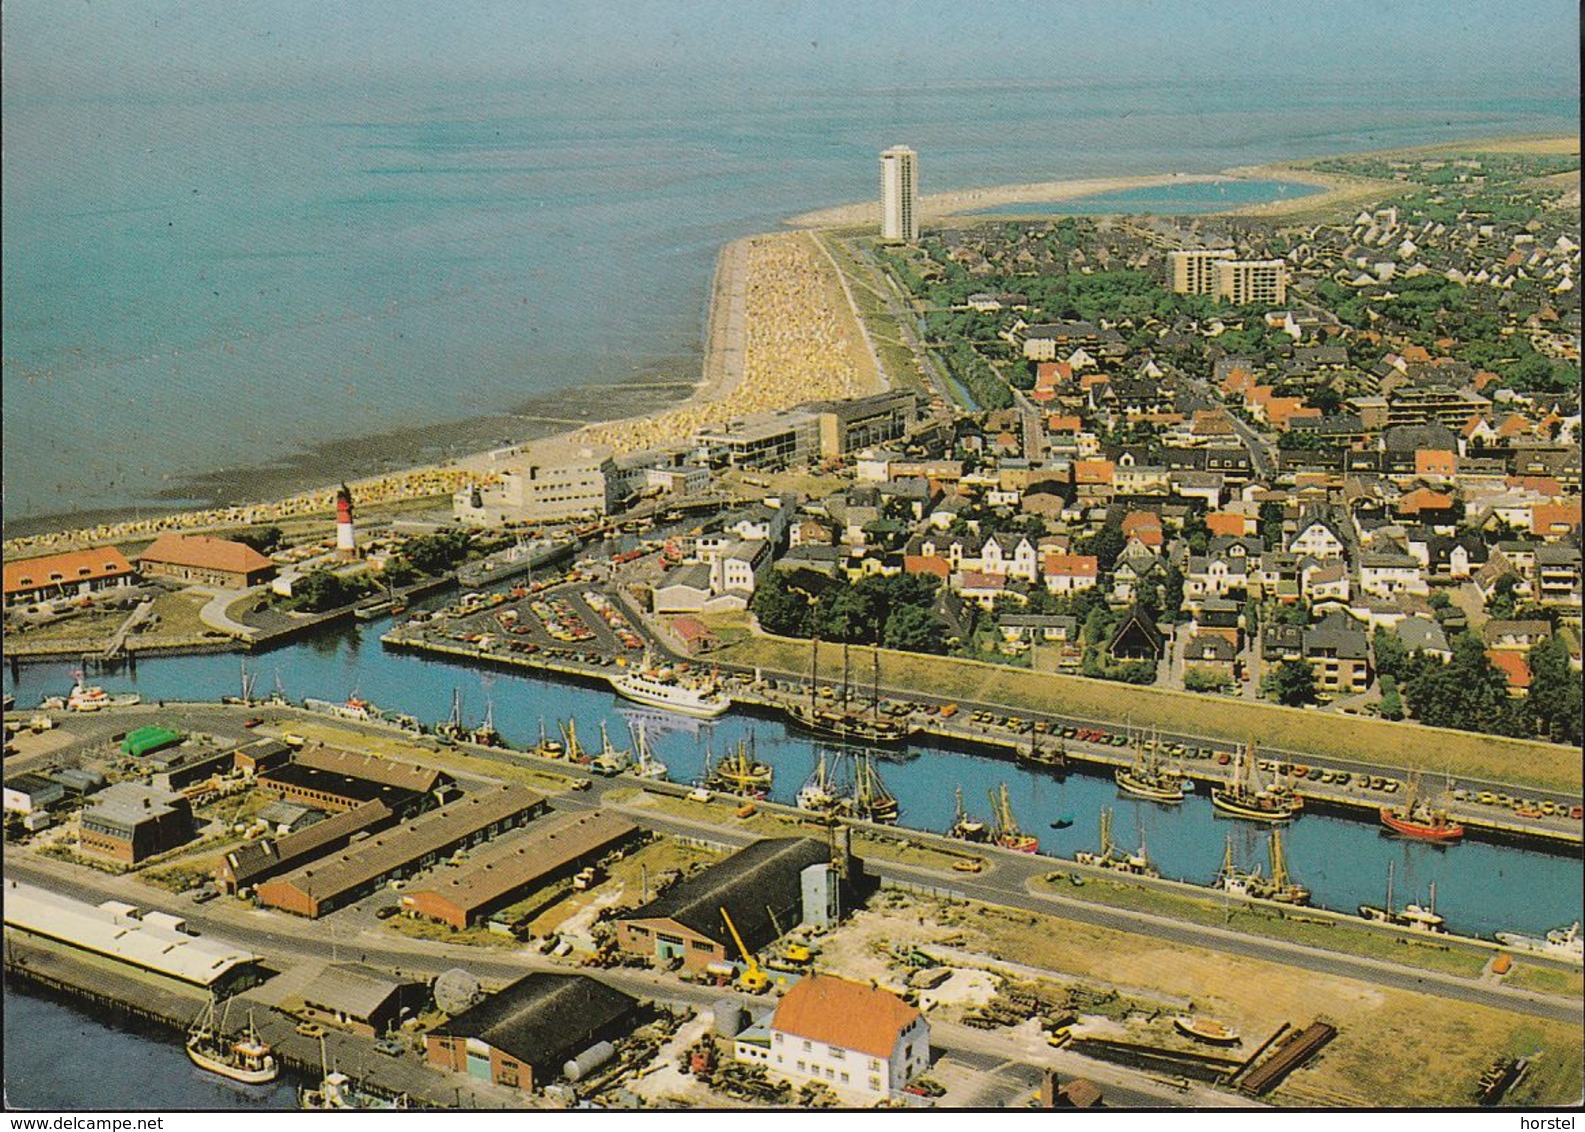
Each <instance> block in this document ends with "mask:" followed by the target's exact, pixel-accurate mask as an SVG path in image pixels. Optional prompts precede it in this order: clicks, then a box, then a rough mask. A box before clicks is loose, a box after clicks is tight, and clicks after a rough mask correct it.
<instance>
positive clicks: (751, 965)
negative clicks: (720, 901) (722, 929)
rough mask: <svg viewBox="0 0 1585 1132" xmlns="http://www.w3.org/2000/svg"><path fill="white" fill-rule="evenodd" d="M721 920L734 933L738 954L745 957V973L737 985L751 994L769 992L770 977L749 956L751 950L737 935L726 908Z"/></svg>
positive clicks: (739, 977) (739, 978)
mask: <svg viewBox="0 0 1585 1132" xmlns="http://www.w3.org/2000/svg"><path fill="white" fill-rule="evenodd" d="M721 920H722V922H724V923H725V924H726V930H727V931H729V932H731V933H732V942H733V943H735V944H737V949H738V952H739V954H741V955H742V956H743V963H744V967H743V973H742V974H741V975H739V976H738V977H737V985H738V986H740V987H742V988H743V989H744V990H746V991H748V992H749V994H759V993H760V992H762V991H765V990H769V989H770V976H769V975H767V974H766V973H765V972H764V971H763V970H761V969H760V965H759V963H758V961H756V960H755V958H754V956H753V955H751V954H749V949H748V948H746V947H744V946H743V937H742V936H740V935H738V934H737V925H735V924H734V923H732V917H731V916H729V915H727V911H726V909H725V908H722V909H721Z"/></svg>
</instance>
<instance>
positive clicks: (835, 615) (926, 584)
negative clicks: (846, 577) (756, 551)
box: [751, 570, 946, 653]
mask: <svg viewBox="0 0 1585 1132" xmlns="http://www.w3.org/2000/svg"><path fill="white" fill-rule="evenodd" d="M940 588H941V583H940V581H939V580H938V579H937V578H935V577H934V576H933V575H929V574H897V575H893V576H891V577H882V576H880V575H870V576H869V577H865V578H860V579H859V580H858V581H857V582H853V583H847V582H842V581H838V582H835V583H834V584H832V585H829V586H827V587H825V589H824V590H823V591H822V592H821V593H820V594H819V595H818V596H814V595H811V594H810V593H808V592H807V591H805V590H802V589H799V588H797V587H796V586H795V585H794V584H793V583H792V582H791V581H790V580H789V579H788V577H787V576H786V575H785V574H783V573H782V572H780V571H774V570H773V571H771V573H770V575H769V576H768V577H767V578H766V579H765V581H764V582H763V583H762V584H761V585H760V586H759V587H758V588H757V589H756V590H755V592H754V598H753V601H752V603H751V608H752V609H753V611H754V616H755V617H757V618H759V622H760V625H761V626H762V627H763V628H764V629H765V631H766V632H768V633H776V634H779V635H781V636H787V637H819V638H820V639H821V640H825V641H842V642H846V643H848V644H855V645H884V646H885V647H886V648H893V649H901V650H903V651H906V652H924V653H941V652H944V651H945V650H946V626H945V624H943V622H942V621H941V619H940V618H939V617H937V616H936V615H935V613H934V612H933V607H934V605H935V599H936V593H937V591H938V590H939V589H940Z"/></svg>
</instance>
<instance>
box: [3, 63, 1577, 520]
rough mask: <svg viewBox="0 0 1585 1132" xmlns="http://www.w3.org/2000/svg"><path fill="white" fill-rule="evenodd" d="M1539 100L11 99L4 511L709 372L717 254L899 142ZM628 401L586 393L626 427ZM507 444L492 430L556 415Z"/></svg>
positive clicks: (1343, 93)
mask: <svg viewBox="0 0 1585 1132" xmlns="http://www.w3.org/2000/svg"><path fill="white" fill-rule="evenodd" d="M1535 89H1536V90H1537V91H1539V93H1535V94H1529V95H1515V94H1512V93H1510V92H1509V91H1508V90H1506V89H1501V88H1499V87H1497V86H1496V85H1493V86H1492V87H1491V89H1482V88H1481V87H1480V85H1479V84H1478V83H1471V84H1464V85H1461V86H1459V87H1458V89H1456V90H1452V89H1449V90H1439V89H1436V87H1435V86H1434V84H1431V85H1428V84H1426V83H1425V82H1423V81H1422V82H1418V83H1416V84H1413V85H1412V86H1411V85H1408V84H1405V85H1404V86H1403V87H1402V88H1401V89H1400V88H1394V87H1393V85H1392V83H1391V81H1390V80H1388V81H1386V82H1378V83H1372V84H1370V85H1369V86H1368V87H1359V86H1344V85H1341V84H1337V85H1326V84H1314V83H1310V84H1298V83H1295V84H1290V85H1286V86H1276V87H1274V86H1273V84H1271V83H1270V82H1269V81H1267V80H1260V81H1256V80H1250V81H1247V82H1246V81H1240V80H1239V79H1237V78H1236V77H1225V78H1218V79H1217V80H1216V81H1210V82H1206V81H1201V80H1199V79H1196V80H1195V81H1187V80H1180V79H1178V78H1176V77H1166V78H1163V79H1162V80H1160V81H1156V82H1151V83H1145V84H1140V83H1130V84H1126V85H1125V84H1121V83H1109V82H1107V81H1104V80H1096V81H1082V80H1079V79H1075V78H1065V79H1059V80H1052V81H1037V82H1025V81H1017V80H1006V81H1002V80H990V81H982V82H974V83H958V84H935V85H925V86H921V87H918V88H908V89H900V88H896V87H890V86H888V87H879V86H870V87H867V86H865V85H863V80H860V81H858V82H854V81H852V76H848V77H847V78H841V77H833V78H829V79H811V80H807V81H805V82H803V83H802V84H791V85H789V84H786V83H772V82H771V81H769V80H768V79H767V80H763V81H761V80H757V79H756V78H755V77H754V76H753V74H752V73H751V72H748V71H744V72H741V73H738V74H735V75H734V76H733V77H732V79H731V81H726V80H721V81H715V80H712V79H711V77H710V76H709V75H705V76H703V77H699V78H694V79H690V80H689V81H687V82H681V81H676V80H673V79H670V78H666V77H659V78H658V77H655V76H653V75H649V74H647V73H646V74H641V75H637V76H635V78H634V79H633V81H631V82H629V83H623V84H620V85H614V84H611V83H609V82H603V83H596V82H579V81H575V80H563V81H557V82H550V81H547V80H544V79H538V78H535V77H532V76H529V77H525V78H521V79H518V80H514V81H507V80H504V79H502V80H494V81H491V82H483V81H475V82H458V83H450V84H447V85H444V86H438V85H428V86H410V87H406V88H402V89H372V88H369V87H366V86H365V87H357V88H323V87H321V88H313V89H291V88H285V89H277V90H272V91H270V92H268V93H257V92H253V91H244V90H241V89H238V90H236V91H234V92H233V91H229V90H228V89H227V88H226V86H225V85H224V82H223V81H222V82H220V85H219V86H218V87H217V86H215V85H213V84H211V85H210V86H208V87H205V88H202V89H201V90H200V89H198V88H196V87H194V88H186V87H184V88H182V89H179V90H172V91H170V92H169V93H167V94H165V95H163V96H161V97H148V96H144V97H139V98H135V99H129V98H122V99H117V100H113V101H112V100H103V99H92V98H86V97H83V98H73V97H66V96H52V97H47V98H46V97H41V96H33V95H30V94H29V92H27V91H22V90H17V89H14V88H13V87H12V86H11V85H9V84H8V85H7V86H6V87H5V101H4V107H3V109H4V117H3V130H4V153H5V161H4V164H3V179H4V202H5V208H4V210H3V239H4V246H5V249H6V254H5V256H4V260H3V280H4V292H3V306H0V311H3V330H4V342H5V346H4V371H3V391H4V396H5V418H4V423H5V446H4V479H5V504H6V506H5V512H6V516H7V521H8V523H9V522H13V521H16V520H18V519H25V518H27V517H29V516H34V517H37V516H40V515H48V514H55V513H63V512H72V511H87V510H92V509H98V508H131V507H136V506H150V505H153V504H155V503H157V502H162V501H163V502H165V503H169V502H170V501H171V500H172V499H180V498H187V497H189V496H191V495H192V493H193V491H194V490H195V489H194V488H193V487H192V486H191V485H190V484H189V481H190V480H191V479H192V478H194V477H198V476H202V475H205V474H212V473H215V472H217V471H218V472H223V473H225V475H226V476H227V478H228V479H229V481H230V483H231V485H232V486H233V487H234V488H236V489H237V490H242V491H244V492H245V491H246V486H247V484H248V483H249V482H259V481H256V479H254V478H253V477H251V475H250V471H249V470H250V469H255V468H260V467H264V466H267V465H271V464H276V463H279V462H281V461H283V460H286V459H288V458H289V457H291V456H293V455H294V454H297V453H300V452H302V451H303V450H304V449H306V448H309V447H312V446H315V445H318V444H322V443H324V442H327V441H333V440H341V439H347V440H351V439H355V438H366V437H375V436H379V435H381V434H387V433H392V432H396V431H399V430H412V429H415V428H417V429H422V428H425V427H427V426H431V425H442V424H446V423H453V424H454V423H455V422H458V421H462V420H467V419H470V418H475V417H483V416H487V415H492V414H495V415H499V414H503V413H510V412H511V411H513V410H514V409H515V410H521V411H522V412H523V413H524V414H526V415H528V416H540V417H542V416H556V415H558V413H557V409H560V410H561V411H562V413H565V414H568V415H575V414H576V407H574V408H573V409H569V408H567V407H566V406H565V405H563V404H562V401H563V400H564V398H560V397H558V394H561V393H563V392H564V391H568V390H587V389H589V388H590V387H598V386H601V385H620V384H621V383H625V382H634V381H656V380H664V381H680V382H684V383H686V382H688V381H691V380H694V379H696V378H697V374H698V369H699V359H700V341H701V337H702V331H703V320H704V313H705V304H706V300H707V292H708V285H709V279H710V273H711V270H712V267H713V264H714V260H715V255H716V251H717V249H718V248H719V247H720V246H721V244H722V243H724V242H725V241H727V240H730V239H732V238H734V237H737V236H741V235H745V234H748V233H752V232H756V231H764V230H768V229H773V228H775V227H776V226H777V225H778V224H779V223H780V222H781V221H782V219H783V218H785V217H787V216H790V215H793V214H796V213H798V212H802V211H804V210H807V209H811V208H816V207H820V206H823V205H829V204H837V203H842V202H846V201H853V200H861V199H864V198H866V197H870V196H872V195H874V194H875V193H876V192H877V191H878V188H877V182H878V170H877V165H876V154H877V153H878V152H879V150H881V149H883V148H885V147H886V146H889V145H893V144H897V143H900V142H901V143H907V144H909V145H912V146H913V147H914V148H915V149H917V150H918V151H919V153H920V155H921V187H922V190H923V191H925V192H933V191H944V190H950V189H958V188H965V187H971V186H976V185H987V184H999V183H1009V182H1015V181H1016V182H1026V181H1034V180H1055V179H1067V178H1077V177H1097V176H1107V175H1127V174H1140V173H1161V172H1174V171H1176V172H1184V173H1204V172H1215V171H1218V170H1221V169H1224V168H1228V167H1231V166H1236V165H1247V164H1252V163H1257V162H1261V161H1268V160H1274V159H1280V158H1286V157H1299V156H1311V155H1322V154H1332V153H1343V152H1349V151H1356V150H1363V149H1375V148H1382V147H1389V146H1398V145H1405V144H1412V143H1422V142H1433V141H1441V140H1448V139H1454V138H1461V137H1477V136H1491V135H1494V134H1503V133H1521V132H1526V133H1540V132H1555V131H1561V130H1565V129H1575V128H1577V103H1576V97H1575V96H1576V92H1575V89H1574V87H1573V85H1572V83H1571V82H1566V81H1563V80H1559V82H1558V83H1557V85H1556V88H1555V89H1552V90H1548V89H1547V88H1546V87H1545V86H1540V87H1537V88H1535ZM1130 207H1134V206H1130ZM1151 207H1155V205H1151ZM681 393H682V390H681V389H680V388H679V389H677V390H676V395H681ZM633 396H634V393H633V392H632V391H624V390H621V389H612V390H609V391H607V392H606V393H605V394H604V395H595V396H589V395H585V396H584V397H583V401H584V402H587V403H593V404H597V405H598V406H599V411H601V412H602V415H616V414H618V413H620V412H621V410H622V407H623V404H624V402H625V403H626V404H628V405H631V404H634V403H635V402H634V401H633V400H632V398H633ZM582 411H583V412H587V411H591V410H588V409H584V410H582ZM491 427H492V429H494V431H492V432H490V433H489V434H488V435H487V436H482V437H481V438H480V439H481V442H482V443H485V444H490V443H495V442H496V441H497V440H500V439H504V438H505V437H503V436H502V435H500V433H501V432H502V430H504V431H506V432H507V433H510V432H512V431H513V430H517V431H521V432H527V431H529V430H532V429H534V428H536V427H537V428H539V429H544V428H547V427H550V426H549V425H547V424H546V423H544V422H534V421H529V420H525V419H521V418H519V419H515V420H514V419H510V418H507V419H504V421H503V418H500V417H499V416H496V418H495V420H494V421H493V422H492V425H491ZM425 443H426V442H425V439H424V437H423V435H421V434H420V435H417V436H411V435H410V436H409V437H407V438H406V439H404V440H403V441H402V444H403V445H405V448H404V450H403V452H402V455H403V456H406V455H408V454H409V453H408V452H407V451H406V449H411V453H410V455H411V456H412V457H418V456H420V455H434V452H433V451H431V452H427V453H426V452H423V451H422V449H423V448H424V446H425ZM359 457H360V452H359V450H358V449H357V448H356V447H354V446H349V447H348V449H347V465H346V467H344V468H338V470H336V471H327V473H326V477H325V478H326V479H327V480H329V479H333V478H335V477H336V476H338V475H340V474H356V473H357V472H358V471H359V470H364V469H360V468H359V467H358V466H357V460H358V458H359ZM361 457H362V459H363V460H364V461H365V463H366V462H367V460H368V459H370V458H371V457H370V456H369V455H368V452H367V451H363V452H362V453H361ZM385 458H386V459H391V458H392V457H391V454H390V452H389V450H387V451H386V452H385ZM237 485H241V486H240V487H237Z"/></svg>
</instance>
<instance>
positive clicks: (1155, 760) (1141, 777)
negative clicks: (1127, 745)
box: [1113, 736, 1193, 806]
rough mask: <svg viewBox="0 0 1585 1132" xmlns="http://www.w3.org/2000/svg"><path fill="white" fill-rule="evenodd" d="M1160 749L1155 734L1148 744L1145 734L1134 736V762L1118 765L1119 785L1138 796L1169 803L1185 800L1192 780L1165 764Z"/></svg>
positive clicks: (1117, 776) (1125, 790) (1116, 775)
mask: <svg viewBox="0 0 1585 1132" xmlns="http://www.w3.org/2000/svg"><path fill="white" fill-rule="evenodd" d="M1160 751H1161V743H1160V741H1159V740H1158V739H1156V738H1154V737H1153V738H1152V739H1151V740H1150V743H1149V744H1148V745H1147V744H1146V743H1145V741H1144V739H1143V738H1142V737H1140V736H1135V738H1134V761H1133V765H1132V766H1126V767H1118V768H1117V770H1116V771H1114V772H1113V777H1114V778H1115V779H1116V780H1117V788H1118V789H1119V790H1121V791H1123V792H1124V793H1125V794H1132V795H1134V796H1135V797H1136V798H1148V799H1149V800H1150V801H1152V802H1160V803H1162V804H1163V805H1168V806H1170V805H1176V804H1177V803H1179V802H1181V801H1183V799H1184V796H1185V787H1186V786H1192V785H1193V783H1192V782H1191V781H1190V780H1188V779H1186V778H1185V777H1184V776H1182V775H1180V774H1178V773H1177V772H1175V771H1172V770H1168V769H1167V768H1166V767H1164V766H1162V765H1161V758H1160ZM1147 752H1148V753H1147Z"/></svg>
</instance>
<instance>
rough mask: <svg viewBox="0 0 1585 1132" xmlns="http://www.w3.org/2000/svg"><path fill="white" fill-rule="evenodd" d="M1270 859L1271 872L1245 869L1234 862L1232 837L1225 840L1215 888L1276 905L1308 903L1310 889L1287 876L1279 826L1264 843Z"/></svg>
mask: <svg viewBox="0 0 1585 1132" xmlns="http://www.w3.org/2000/svg"><path fill="white" fill-rule="evenodd" d="M1267 852H1268V854H1269V856H1270V858H1271V875H1270V876H1269V877H1267V876H1262V875H1261V872H1260V867H1259V866H1258V865H1257V866H1256V867H1255V868H1253V869H1251V870H1250V871H1248V872H1244V871H1242V870H1240V869H1238V868H1237V867H1236V866H1235V865H1234V864H1233V839H1232V838H1231V837H1229V838H1228V839H1227V853H1226V855H1225V856H1224V857H1223V858H1222V870H1221V872H1219V873H1217V875H1216V887H1217V888H1219V889H1221V890H1222V891H1223V892H1226V893H1229V894H1231V895H1233V896H1247V897H1249V898H1250V899H1252V900H1270V901H1273V902H1274V903H1277V904H1295V905H1298V904H1308V903H1309V902H1310V890H1309V889H1308V888H1305V887H1304V886H1303V885H1302V884H1295V883H1294V882H1293V879H1292V878H1291V877H1290V876H1289V875H1288V864H1287V859H1286V856H1285V855H1284V853H1283V851H1282V827H1280V826H1276V827H1273V829H1272V831H1271V838H1270V840H1269V841H1268V842H1267Z"/></svg>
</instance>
